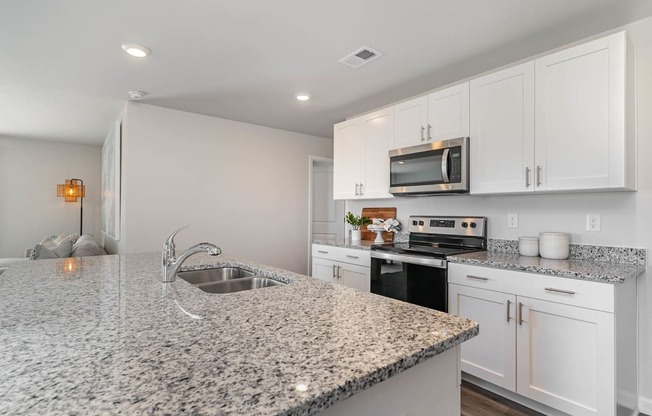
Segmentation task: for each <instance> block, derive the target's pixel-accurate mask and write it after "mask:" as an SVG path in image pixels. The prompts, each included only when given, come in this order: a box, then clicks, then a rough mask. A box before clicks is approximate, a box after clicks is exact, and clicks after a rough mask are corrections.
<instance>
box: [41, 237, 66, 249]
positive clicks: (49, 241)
mask: <svg viewBox="0 0 652 416" xmlns="http://www.w3.org/2000/svg"><path fill="white" fill-rule="evenodd" d="M62 235H63V234H62ZM57 238H59V237H57V236H56V235H51V236H49V237H45V238H44V239H43V240H41V242H40V243H39V244H41V245H42V246H45V247H46V248H53V247H55V246H56V244H55V242H54V240H55V239H57Z"/></svg>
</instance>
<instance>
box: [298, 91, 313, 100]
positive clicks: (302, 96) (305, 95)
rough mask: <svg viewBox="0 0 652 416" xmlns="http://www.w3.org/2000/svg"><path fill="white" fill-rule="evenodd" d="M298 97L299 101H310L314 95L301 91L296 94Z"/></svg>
mask: <svg viewBox="0 0 652 416" xmlns="http://www.w3.org/2000/svg"><path fill="white" fill-rule="evenodd" d="M294 96H295V97H297V100H299V101H308V100H309V99H311V98H312V95H310V94H308V93H307V92H299V93H296V94H295V95H294Z"/></svg>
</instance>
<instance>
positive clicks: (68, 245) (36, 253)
mask: <svg viewBox="0 0 652 416" xmlns="http://www.w3.org/2000/svg"><path fill="white" fill-rule="evenodd" d="M71 252H72V241H70V240H67V241H64V242H63V243H61V244H59V245H58V246H56V247H54V248H51V249H50V248H47V247H45V246H44V245H42V244H40V243H39V244H37V245H35V246H34V249H33V250H32V255H31V256H30V260H43V259H58V258H63V257H70V253H71Z"/></svg>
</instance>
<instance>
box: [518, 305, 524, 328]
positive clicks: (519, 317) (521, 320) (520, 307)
mask: <svg viewBox="0 0 652 416" xmlns="http://www.w3.org/2000/svg"><path fill="white" fill-rule="evenodd" d="M518 324H519V325H523V302H519V303H518Z"/></svg>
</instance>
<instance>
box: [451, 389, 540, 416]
mask: <svg viewBox="0 0 652 416" xmlns="http://www.w3.org/2000/svg"><path fill="white" fill-rule="evenodd" d="M462 416H544V415H543V414H541V413H539V412H535V411H534V410H531V409H528V408H527V407H523V406H521V405H520V404H518V403H514V402H512V401H511V400H507V399H505V398H504V397H500V396H498V395H496V394H493V393H491V392H489V391H487V390H484V389H481V388H480V387H477V386H474V385H473V384H470V383H467V382H462Z"/></svg>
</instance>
